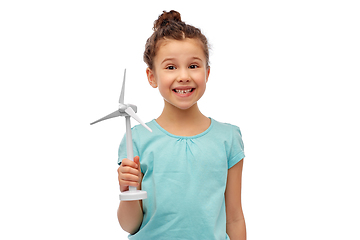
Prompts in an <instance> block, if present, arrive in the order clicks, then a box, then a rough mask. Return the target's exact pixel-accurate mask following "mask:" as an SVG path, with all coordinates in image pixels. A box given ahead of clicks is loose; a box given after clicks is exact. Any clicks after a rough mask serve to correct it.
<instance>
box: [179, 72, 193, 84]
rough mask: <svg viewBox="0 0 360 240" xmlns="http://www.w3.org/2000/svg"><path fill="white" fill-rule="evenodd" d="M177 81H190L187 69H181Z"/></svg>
mask: <svg viewBox="0 0 360 240" xmlns="http://www.w3.org/2000/svg"><path fill="white" fill-rule="evenodd" d="M177 81H178V82H179V83H185V82H186V83H188V82H190V81H191V77H190V74H189V72H188V71H187V69H183V70H181V71H180V72H179V76H178V79H177Z"/></svg>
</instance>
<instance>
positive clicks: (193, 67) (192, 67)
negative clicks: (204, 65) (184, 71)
mask: <svg viewBox="0 0 360 240" xmlns="http://www.w3.org/2000/svg"><path fill="white" fill-rule="evenodd" d="M198 67H199V66H198V65H196V64H191V65H190V66H189V68H190V69H195V68H198Z"/></svg>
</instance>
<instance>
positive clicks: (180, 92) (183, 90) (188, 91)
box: [173, 88, 195, 95]
mask: <svg viewBox="0 0 360 240" xmlns="http://www.w3.org/2000/svg"><path fill="white" fill-rule="evenodd" d="M194 90H195V88H188V89H176V88H175V89H173V92H176V93H178V94H184V95H185V94H188V93H191V92H192V91H194Z"/></svg>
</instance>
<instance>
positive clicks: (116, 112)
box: [90, 110, 120, 125]
mask: <svg viewBox="0 0 360 240" xmlns="http://www.w3.org/2000/svg"><path fill="white" fill-rule="evenodd" d="M118 116H120V112H119V110H116V111H115V112H113V113H110V114H109V115H107V116H105V117H103V118H100V119H99V120H97V121H95V122H93V123H90V125H93V124H95V123H98V122H101V121H104V120H106V119H109V118H114V117H118Z"/></svg>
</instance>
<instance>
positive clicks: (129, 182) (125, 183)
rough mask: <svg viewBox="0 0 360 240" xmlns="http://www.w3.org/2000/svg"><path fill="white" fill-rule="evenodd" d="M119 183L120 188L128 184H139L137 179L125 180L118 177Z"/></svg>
mask: <svg viewBox="0 0 360 240" xmlns="http://www.w3.org/2000/svg"><path fill="white" fill-rule="evenodd" d="M119 185H120V187H121V188H123V187H124V188H125V187H128V186H133V187H137V186H139V185H140V183H139V182H137V181H126V180H123V179H120V180H119Z"/></svg>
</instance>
